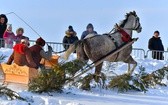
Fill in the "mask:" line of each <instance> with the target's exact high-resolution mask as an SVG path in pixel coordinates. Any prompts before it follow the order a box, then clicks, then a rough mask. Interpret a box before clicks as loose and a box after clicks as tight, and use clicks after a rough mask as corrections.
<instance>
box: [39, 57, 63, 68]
mask: <svg viewBox="0 0 168 105" xmlns="http://www.w3.org/2000/svg"><path fill="white" fill-rule="evenodd" d="M59 57H60V56H58V55H52V57H51V60H45V59H43V58H42V60H41V62H40V63H41V64H42V65H44V67H45V69H51V68H52V67H53V66H54V65H56V64H58V59H59Z"/></svg>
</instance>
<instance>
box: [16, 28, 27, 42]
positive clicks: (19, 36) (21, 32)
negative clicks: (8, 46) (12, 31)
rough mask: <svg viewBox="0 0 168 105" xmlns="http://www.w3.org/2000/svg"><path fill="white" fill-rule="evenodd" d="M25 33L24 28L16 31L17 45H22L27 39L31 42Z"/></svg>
mask: <svg viewBox="0 0 168 105" xmlns="http://www.w3.org/2000/svg"><path fill="white" fill-rule="evenodd" d="M23 33H24V29H23V28H18V29H17V30H16V44H17V43H20V41H21V39H25V38H26V39H28V40H29V38H28V37H26V36H24V35H23Z"/></svg>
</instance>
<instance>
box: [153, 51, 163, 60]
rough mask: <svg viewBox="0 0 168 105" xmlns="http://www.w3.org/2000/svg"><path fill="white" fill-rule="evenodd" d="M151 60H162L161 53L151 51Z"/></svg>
mask: <svg viewBox="0 0 168 105" xmlns="http://www.w3.org/2000/svg"><path fill="white" fill-rule="evenodd" d="M152 58H153V59H157V60H164V56H163V52H159V51H152Z"/></svg>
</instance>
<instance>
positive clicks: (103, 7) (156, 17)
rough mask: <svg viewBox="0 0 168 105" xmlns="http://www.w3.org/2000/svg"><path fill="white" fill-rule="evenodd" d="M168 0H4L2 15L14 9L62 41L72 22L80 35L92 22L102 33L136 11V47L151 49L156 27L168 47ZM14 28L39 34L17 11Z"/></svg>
mask: <svg viewBox="0 0 168 105" xmlns="http://www.w3.org/2000/svg"><path fill="white" fill-rule="evenodd" d="M167 4H168V0H156V1H155V0H136V1H135V0H1V6H0V14H2V13H3V14H7V13H9V12H14V13H16V14H17V15H19V16H20V17H21V18H23V19H24V20H25V21H26V22H27V23H28V24H29V25H30V26H31V27H33V29H34V30H35V31H37V32H38V33H39V34H40V35H41V36H42V37H43V38H44V39H46V41H52V42H62V39H63V37H64V35H65V30H67V27H68V26H69V25H72V26H73V28H74V30H75V31H76V32H77V36H78V37H79V38H80V37H81V34H82V32H83V31H84V30H85V29H86V25H87V24H88V23H92V24H93V25H94V28H95V30H96V31H97V32H98V33H99V34H102V33H106V32H109V31H110V30H111V29H112V28H113V26H114V24H115V23H119V22H120V21H121V20H123V19H124V15H125V14H126V13H127V12H130V11H133V10H135V11H136V12H137V15H138V16H139V18H140V21H141V25H142V28H143V29H142V32H141V33H139V34H137V33H136V32H135V33H134V35H133V37H139V40H138V42H136V43H134V47H138V48H143V49H145V50H146V49H147V46H148V40H149V38H151V37H152V36H153V32H154V31H155V30H159V31H160V37H161V39H162V41H163V44H164V47H165V49H166V50H167V47H168V41H167V39H168V37H167V35H168V26H167V25H168V5H167ZM7 17H8V19H9V22H8V23H10V24H12V26H13V31H14V32H15V30H16V29H17V28H18V27H23V28H24V29H25V35H26V36H28V37H30V39H32V40H35V39H36V38H38V35H37V34H36V33H35V32H33V31H32V30H31V29H30V28H29V27H28V26H27V25H26V24H24V23H23V22H22V21H21V20H20V19H19V18H17V17H16V16H15V15H14V14H9V15H7Z"/></svg>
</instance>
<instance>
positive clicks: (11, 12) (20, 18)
mask: <svg viewBox="0 0 168 105" xmlns="http://www.w3.org/2000/svg"><path fill="white" fill-rule="evenodd" d="M10 14H14V15H15V16H16V17H17V18H19V19H20V20H21V21H22V22H23V23H25V24H26V25H27V26H28V27H29V28H30V29H31V30H32V31H34V32H35V33H36V34H37V35H38V36H39V37H41V36H40V34H39V33H38V32H37V31H36V30H35V29H33V27H31V26H30V25H29V24H28V23H27V22H26V21H25V20H23V19H22V18H21V17H20V16H19V15H17V14H16V13H15V12H9V13H7V14H6V15H10Z"/></svg>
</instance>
